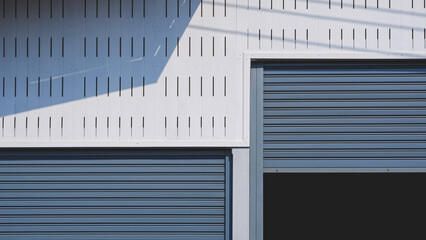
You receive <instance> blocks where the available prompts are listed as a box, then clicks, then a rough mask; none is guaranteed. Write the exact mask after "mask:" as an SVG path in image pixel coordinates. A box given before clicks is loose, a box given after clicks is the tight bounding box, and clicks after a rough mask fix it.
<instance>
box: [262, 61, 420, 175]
mask: <svg viewBox="0 0 426 240" xmlns="http://www.w3.org/2000/svg"><path fill="white" fill-rule="evenodd" d="M425 63H426V62H425V61H424V60H407V61H401V60H398V61H396V60H374V61H373V60H315V61H314V60H312V61H310V60H304V61H299V60H292V61H283V62H266V63H265V64H264V79H263V81H264V90H263V91H264V95H263V96H264V103H263V106H264V110H263V150H264V167H265V168H305V167H308V168H330V167H356V168H369V167H372V168H376V167H384V168H387V167H398V168H404V167H409V168H411V167H413V168H420V167H426V151H425V149H426V127H425V123H426V64H425Z"/></svg>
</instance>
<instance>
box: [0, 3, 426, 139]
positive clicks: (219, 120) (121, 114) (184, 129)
mask: <svg viewBox="0 0 426 240" xmlns="http://www.w3.org/2000/svg"><path fill="white" fill-rule="evenodd" d="M3 1H5V2H4V4H3ZM27 2H28V3H29V5H30V6H29V8H28V18H27ZM85 2H86V7H85ZM108 2H110V6H109V10H110V16H109V17H108ZM52 3H53V5H52V6H51V5H50V0H41V1H40V8H39V4H38V1H34V0H30V1H26V0H16V3H15V0H0V132H1V133H0V134H1V135H0V146H248V129H249V128H248V124H249V122H248V120H249V119H248V116H249V115H248V110H249V103H248V91H247V90H248V83H249V76H247V69H244V64H243V62H244V55H243V53H244V52H251V53H253V52H262V53H280V54H281V55H282V56H283V57H286V56H287V54H288V56H290V55H294V53H300V54H302V56H303V54H304V53H306V54H307V55H306V56H312V55H313V54H315V53H322V54H324V53H329V54H328V55H327V56H330V55H331V54H336V56H338V55H337V53H339V54H341V53H347V54H350V53H353V52H359V53H369V55H370V56H374V57H381V56H387V57H389V56H390V57H392V56H395V57H399V56H400V55H401V53H404V56H406V57H413V58H414V57H424V56H425V54H426V32H425V28H426V8H425V2H424V0H412V1H411V0H390V1H389V0H378V1H377V0H367V1H365V0H330V1H329V0H214V1H213V0H203V1H202V2H201V0H167V1H166V0H145V1H144V0H133V1H132V0H122V1H121V17H120V1H119V0H110V1H108V0H98V1H96V0H86V1H85V0H64V7H62V0H53V1H52ZM283 3H284V6H283ZM365 3H367V5H365ZM389 3H390V5H389ZM144 5H145V8H144ZM166 5H167V7H166ZM15 6H17V8H15ZM132 6H133V7H132ZM178 6H179V7H178ZM190 6H191V8H190ZM15 9H16V17H15ZM39 9H40V18H39V17H38V15H39ZM62 9H63V11H62ZM132 9H133V17H132ZM166 9H167V10H166ZM62 12H63V13H64V16H63V17H62ZM166 12H167V17H166ZM178 12H179V16H178ZM96 14H97V15H96ZM144 14H145V16H144ZM108 37H109V38H110V40H109V41H110V56H109V57H108ZM120 37H121V56H120ZM39 38H40V57H39V56H38V54H39V50H38V49H39V46H38V45H39V43H38V42H39V40H38V39H39ZM51 38H52V46H51V44H50V39H51ZM62 38H64V47H63V48H64V55H63V56H62ZM132 38H133V55H132ZM144 38H145V47H144V44H143V42H144V41H143V39H144ZM166 38H167V54H166V46H165V45H166ZM178 38H179V47H177V45H178V44H177V39H178ZM3 39H4V40H3ZM27 39H28V40H27ZM84 39H86V56H85V55H84V49H85V47H84ZM96 39H98V40H97V41H98V55H96ZM201 39H202V40H201ZM213 39H214V40H213ZM225 39H226V40H225ZM3 41H4V47H3ZM27 41H28V48H27ZM201 42H202V43H201ZM225 42H226V43H225ZM225 45H226V47H225ZM15 49H16V56H15ZM27 49H28V50H27ZM51 49H52V51H51ZM225 49H226V50H225ZM144 50H145V55H144ZM27 51H28V57H27ZM51 52H52V54H51ZM178 52H179V55H178ZM225 52H226V54H225ZM3 55H4V57H3ZM298 56H299V57H300V56H301V55H298ZM245 68H247V65H246V67H245ZM27 77H28V84H27ZM120 77H121V91H120ZM132 77H133V87H132ZM3 78H4V81H3ZM15 78H16V80H15ZM39 78H40V80H39ZM85 78H86V80H84V79H85ZM108 78H109V79H110V80H109V84H110V86H109V91H108ZM166 78H167V80H166ZM201 78H202V79H203V80H202V86H201ZM213 78H214V83H213ZM225 78H226V87H225ZM62 79H63V80H62ZM96 79H97V80H96ZM143 79H145V80H143ZM178 79H179V80H178ZM189 79H191V84H189ZM3 82H4V84H3ZM15 82H16V84H15ZM166 82H167V83H166ZM213 85H214V87H213ZM15 86H16V87H15ZM225 88H226V96H225ZM27 89H28V96H27ZM189 91H190V93H189ZM3 92H4V96H3ZM15 92H16V96H15ZM39 92H40V94H39ZM62 92H63V94H62ZM108 92H109V94H108ZM166 92H167V96H166ZM213 92H214V94H213ZM120 93H121V94H120ZM132 93H133V95H132ZM201 95H202V96H201ZM189 120H190V123H189ZM225 126H226V127H225Z"/></svg>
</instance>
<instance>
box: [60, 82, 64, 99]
mask: <svg viewBox="0 0 426 240" xmlns="http://www.w3.org/2000/svg"><path fill="white" fill-rule="evenodd" d="M61 82H62V83H61V88H62V89H61V96H62V97H63V96H64V77H62V79H61Z"/></svg>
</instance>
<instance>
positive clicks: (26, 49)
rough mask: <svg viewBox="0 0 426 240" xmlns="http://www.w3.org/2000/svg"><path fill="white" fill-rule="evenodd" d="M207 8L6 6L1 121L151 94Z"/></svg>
mask: <svg viewBox="0 0 426 240" xmlns="http://www.w3.org/2000/svg"><path fill="white" fill-rule="evenodd" d="M200 2H201V0H191V1H188V0H179V1H170V0H169V1H152V0H52V1H51V0H40V1H32V0H30V1H27V0H0V116H7V115H11V114H16V113H21V112H26V111H31V110H35V109H40V108H44V107H49V106H53V105H57V104H63V103H68V102H73V101H78V100H83V99H86V98H90V97H96V96H101V95H108V96H110V95H114V96H119V97H120V96H121V94H122V91H126V90H127V91H131V94H132V95H133V94H134V95H136V94H138V95H144V94H145V86H147V85H150V84H154V83H156V82H157V81H158V79H159V77H160V75H161V73H162V71H163V70H164V68H165V67H166V65H167V63H168V61H169V59H170V57H171V56H172V55H173V54H176V53H174V52H175V50H176V46H177V41H178V37H179V36H182V34H183V33H184V31H185V29H186V28H187V26H188V24H189V23H190V21H191V19H192V18H193V16H194V14H195V12H196V10H197V8H198V6H199V5H200ZM176 36H178V37H176Z"/></svg>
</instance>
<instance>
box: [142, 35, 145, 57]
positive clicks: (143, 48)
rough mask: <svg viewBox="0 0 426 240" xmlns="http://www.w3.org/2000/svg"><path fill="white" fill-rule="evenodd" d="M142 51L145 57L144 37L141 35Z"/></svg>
mask: <svg viewBox="0 0 426 240" xmlns="http://www.w3.org/2000/svg"><path fill="white" fill-rule="evenodd" d="M142 51H143V53H142V54H143V55H142V56H144V57H145V37H143V43H142Z"/></svg>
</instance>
